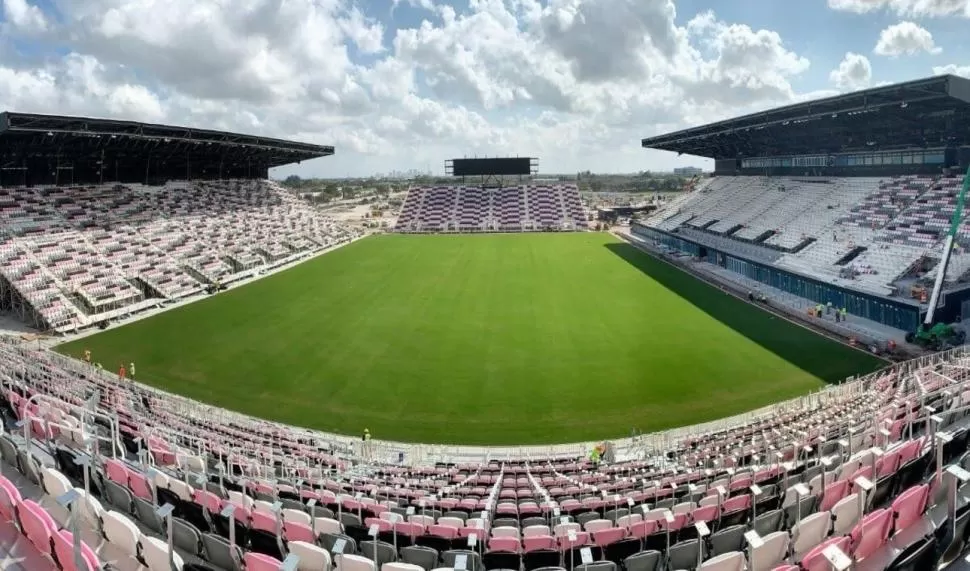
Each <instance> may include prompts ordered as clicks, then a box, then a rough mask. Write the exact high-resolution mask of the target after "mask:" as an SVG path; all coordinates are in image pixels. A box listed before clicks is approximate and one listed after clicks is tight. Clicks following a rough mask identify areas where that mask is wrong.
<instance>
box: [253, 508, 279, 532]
mask: <svg viewBox="0 0 970 571" xmlns="http://www.w3.org/2000/svg"><path fill="white" fill-rule="evenodd" d="M250 521H251V524H250V527H252V528H253V529H261V530H263V531H268V532H270V533H276V529H277V521H276V518H275V517H273V516H271V515H269V514H267V513H264V512H253V513H252V519H251V520H250Z"/></svg>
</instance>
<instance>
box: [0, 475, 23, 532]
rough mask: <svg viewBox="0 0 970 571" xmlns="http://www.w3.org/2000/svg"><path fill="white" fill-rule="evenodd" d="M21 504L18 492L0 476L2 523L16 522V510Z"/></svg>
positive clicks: (21, 499)
mask: <svg viewBox="0 0 970 571" xmlns="http://www.w3.org/2000/svg"><path fill="white" fill-rule="evenodd" d="M21 502H23V498H21V497H20V490H18V489H17V487H16V486H14V485H13V483H12V482H10V480H8V479H6V478H4V477H3V476H0V517H2V518H3V520H4V521H17V509H18V506H20V503H21Z"/></svg>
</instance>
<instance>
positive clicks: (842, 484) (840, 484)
mask: <svg viewBox="0 0 970 571" xmlns="http://www.w3.org/2000/svg"><path fill="white" fill-rule="evenodd" d="M847 495H849V480H838V481H836V482H832V483H831V484H828V485H826V486H825V490H824V491H823V492H822V503H821V505H820V506H819V511H823V512H824V511H829V510H831V509H832V507H833V506H834V505H835V504H837V503H839V500H841V499H842V498H844V497H845V496H847Z"/></svg>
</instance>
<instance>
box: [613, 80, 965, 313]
mask: <svg viewBox="0 0 970 571" xmlns="http://www.w3.org/2000/svg"><path fill="white" fill-rule="evenodd" d="M641 144H642V146H643V147H644V148H653V149H660V150H666V151H672V152H676V153H678V154H687V155H697V156H702V157H708V158H712V159H714V162H715V169H714V173H713V177H714V178H713V179H699V180H698V181H697V183H696V186H695V188H696V189H697V191H699V192H698V194H697V195H696V197H695V198H694V199H691V198H686V199H685V200H684V201H683V202H678V204H677V205H676V206H675V208H673V209H671V208H668V209H665V210H664V211H661V212H660V213H659V214H658V215H656V216H655V217H654V218H653V219H652V220H648V221H647V222H645V223H638V224H634V227H633V228H632V232H633V233H634V234H636V235H639V236H642V237H647V238H649V239H652V240H656V241H659V242H661V243H662V244H664V245H665V246H666V247H669V248H671V249H672V250H675V251H678V252H682V253H684V254H687V255H690V256H693V257H695V258H699V259H703V260H706V261H708V262H710V263H711V264H714V265H716V266H720V267H721V268H724V269H726V270H729V271H731V272H734V273H736V274H740V275H741V276H742V277H743V278H745V279H747V280H751V281H752V282H758V283H762V284H766V285H768V286H771V287H774V288H777V289H779V290H782V291H784V292H788V293H791V294H794V295H796V296H799V297H803V298H805V299H808V300H812V301H815V302H819V303H823V304H826V303H829V302H831V303H833V304H834V305H836V306H837V307H845V308H847V310H848V313H850V314H854V315H858V316H861V317H865V318H868V319H871V320H873V321H875V322H878V323H882V324H885V325H889V326H892V327H895V328H898V329H902V330H913V329H915V328H916V327H917V325H918V324H919V323H920V322H921V320H922V318H923V315H924V314H925V312H926V310H927V305H926V303H925V300H923V299H921V297H920V296H918V295H914V296H911V295H909V285H910V284H911V283H913V284H914V287H916V286H915V284H916V281H915V280H916V279H917V278H919V277H925V276H926V275H927V274H926V272H927V271H928V272H929V274H930V275H931V274H932V271H933V270H932V266H933V264H934V262H936V261H937V260H935V259H934V256H938V255H939V250H940V249H941V248H938V247H937V246H939V241H938V240H939V238H940V237H941V236H942V234H943V233H944V232H945V230H946V228H945V227H948V226H949V224H948V223H946V222H948V216H949V215H951V214H952V212H953V209H954V204H953V203H954V202H955V196H956V194H957V192H956V191H957V190H959V188H958V184H959V181H960V178H961V177H962V173H963V172H964V171H966V169H967V167H968V166H970V80H967V79H963V78H959V77H955V76H951V75H944V76H938V77H933V78H928V79H922V80H916V81H910V82H906V83H900V84H896V85H889V86H883V87H877V88H873V89H867V90H864V91H859V92H855V93H850V94H846V95H840V96H836V97H830V98H826V99H820V100H817V101H809V102H805V103H799V104H795V105H790V106H786V107H781V108H778V109H773V110H769V111H764V112H760V113H754V114H751V115H746V116H743V117H738V118H735V119H729V120H725V121H720V122H717V123H713V124H710V125H705V126H700V127H694V128H690V129H686V130H682V131H678V132H674V133H669V134H665V135H660V136H656V137H650V138H646V139H643V140H642V142H641ZM717 179H720V182H712V181H714V180H717ZM722 187H723V188H722ZM840 189H842V190H843V191H842V192H840ZM786 192H787V196H784V197H782V196H781V194H779V193H786ZM703 193H714V194H715V195H718V194H719V195H720V196H721V198H720V199H716V198H712V199H711V201H713V202H715V203H717V202H720V204H713V205H711V206H710V207H709V208H708V209H707V210H708V211H705V212H703V213H702V212H701V211H703V210H704V208H703V206H702V205H701V204H700V203H701V202H702V200H701V198H700V195H701V194H703ZM759 193H761V194H759ZM755 195H758V196H755ZM803 196H804V197H809V198H806V199H804V204H803V205H802V206H803V207H802V209H801V210H797V209H796V211H793V212H790V213H788V215H787V216H786V215H785V214H784V213H785V204H786V203H788V204H791V203H793V202H797V201H799V200H802V198H801V197H803ZM811 196H815V197H817V198H810V197H811ZM748 197H751V202H750V204H747V205H746V208H744V209H743V210H745V211H746V212H744V213H742V212H740V211H739V210H742V209H741V208H739V207H738V201H741V202H743V201H745V200H747V198H748ZM776 197H777V198H776ZM768 202H771V204H770V205H768V204H767V203H768ZM762 204H766V206H765V207H764V209H763V210H762V209H761V205H762ZM701 214H702V215H701ZM765 219H770V222H763V225H762V226H759V224H762V222H761V221H763V220H765ZM927 219H931V222H932V223H929V222H926V220H927ZM813 220H816V221H817V222H815V223H813V222H812V221H813ZM786 232H787V235H786ZM796 234H797V235H796ZM962 234H963V229H962V227H961V236H962ZM783 236H785V237H783ZM920 248H921V250H920ZM830 250H831V252H829V251H830ZM826 255H828V258H827V259H826ZM859 256H862V259H861V260H860V261H864V262H866V264H858V263H857V262H853V259H854V258H857V257H859ZM887 257H896V258H897V259H898V260H900V265H896V266H894V265H892V264H891V263H886V264H883V265H880V264H878V263H875V262H873V263H872V264H868V262H870V259H873V260H875V259H878V260H883V259H885V258H887ZM855 266H867V267H864V268H863V269H862V270H859V269H856V268H855ZM874 267H875V268H878V269H873V268H874ZM961 268H962V267H961V266H960V264H958V268H957V269H956V270H952V271H953V272H954V275H953V276H951V275H950V273H951V270H948V271H947V284H946V289H945V290H944V295H943V296H942V298H941V302H940V305H939V307H938V310H937V313H938V315H939V317H940V318H941V319H944V320H955V319H957V318H960V317H962V316H964V315H970V311H968V309H970V308H967V307H965V305H966V303H967V300H968V299H970V288H968V287H967V286H966V284H965V283H963V282H965V281H966V276H965V275H963V272H962V269H961ZM860 272H861V273H863V274H871V273H877V274H880V275H879V277H874V276H872V275H859V274H860ZM917 289H918V288H917ZM917 289H914V290H913V291H917Z"/></svg>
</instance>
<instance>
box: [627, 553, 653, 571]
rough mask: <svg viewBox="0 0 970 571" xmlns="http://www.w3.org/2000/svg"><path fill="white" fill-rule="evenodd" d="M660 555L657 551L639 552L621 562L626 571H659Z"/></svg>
mask: <svg viewBox="0 0 970 571" xmlns="http://www.w3.org/2000/svg"><path fill="white" fill-rule="evenodd" d="M660 560H661V554H660V552H659V551H641V552H640V553H636V554H634V555H631V556H629V557H627V558H626V559H624V560H623V567H624V568H625V569H626V571H659V569H660Z"/></svg>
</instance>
